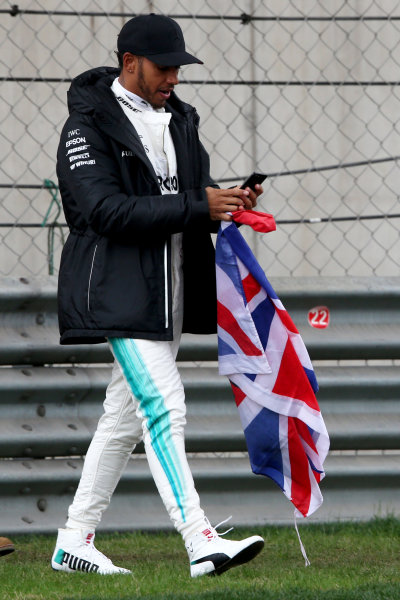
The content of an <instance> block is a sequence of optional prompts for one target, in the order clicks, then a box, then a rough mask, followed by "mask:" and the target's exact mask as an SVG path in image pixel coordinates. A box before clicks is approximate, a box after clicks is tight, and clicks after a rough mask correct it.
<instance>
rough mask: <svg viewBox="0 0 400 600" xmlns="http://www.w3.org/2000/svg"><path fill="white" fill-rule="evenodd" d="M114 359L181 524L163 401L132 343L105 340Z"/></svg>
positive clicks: (177, 473) (178, 475)
mask: <svg viewBox="0 0 400 600" xmlns="http://www.w3.org/2000/svg"><path fill="white" fill-rule="evenodd" d="M109 342H110V344H111V346H112V349H113V352H114V356H115V358H116V359H117V361H118V362H119V364H120V366H121V368H122V371H123V373H124V376H125V378H126V380H127V382H128V384H129V386H130V388H131V390H132V393H133V395H134V396H135V397H136V399H137V400H138V402H139V406H140V409H141V411H142V413H143V415H144V416H145V418H146V426H147V429H148V430H149V433H150V439H151V445H152V447H153V449H154V452H155V454H156V456H157V458H158V460H159V462H160V464H161V466H162V468H163V470H164V473H165V475H166V477H167V479H168V481H169V484H170V486H171V488H172V491H173V494H174V497H175V500H176V502H177V505H178V507H179V509H180V511H181V514H182V519H183V521H184V522H185V521H186V517H185V511H184V507H183V505H182V498H184V496H185V493H184V477H183V474H182V472H181V469H180V463H179V458H178V455H177V452H176V449H175V446H174V445H173V442H172V435H171V434H172V431H171V424H170V419H169V414H168V410H167V408H166V406H165V404H164V398H163V396H162V394H161V393H160V391H159V390H158V388H157V386H156V384H155V382H154V381H153V379H152V377H151V375H150V373H149V371H148V369H147V368H146V365H145V362H144V360H143V357H142V355H141V354H140V351H139V349H138V348H137V346H136V344H135V342H134V340H132V339H124V338H109Z"/></svg>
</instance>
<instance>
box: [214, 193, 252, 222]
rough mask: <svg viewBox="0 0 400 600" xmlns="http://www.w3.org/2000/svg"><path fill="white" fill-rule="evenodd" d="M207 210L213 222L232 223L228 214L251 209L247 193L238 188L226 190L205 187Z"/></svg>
mask: <svg viewBox="0 0 400 600" xmlns="http://www.w3.org/2000/svg"><path fill="white" fill-rule="evenodd" d="M206 193H207V200H208V209H209V211H210V218H211V219H212V220H213V221H232V217H231V216H230V215H228V214H227V213H229V212H234V211H235V210H244V209H245V208H251V207H252V205H251V202H250V201H249V198H248V196H249V192H248V191H246V190H242V189H241V188H239V187H235V188H229V189H227V190H221V189H216V188H213V187H206Z"/></svg>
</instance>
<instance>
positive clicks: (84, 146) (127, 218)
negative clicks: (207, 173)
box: [57, 117, 211, 241]
mask: <svg viewBox="0 0 400 600" xmlns="http://www.w3.org/2000/svg"><path fill="white" fill-rule="evenodd" d="M77 132H79V133H77ZM204 152H205V151H204ZM137 160H141V159H139V158H137ZM143 169H146V167H145V166H143ZM57 175H58V178H59V183H60V191H61V195H62V198H63V203H64V210H65V212H66V217H67V221H68V223H69V224H70V225H71V224H72V225H73V224H74V223H73V222H74V217H75V216H76V215H80V218H82V216H83V219H84V222H85V223H86V226H90V227H91V228H92V229H93V230H94V231H95V232H96V233H98V234H99V235H103V236H106V237H117V238H119V239H121V240H122V239H123V240H124V241H129V239H132V240H133V239H134V238H136V239H137V237H138V236H140V237H143V236H146V235H148V234H150V233H157V234H165V235H167V234H171V233H178V232H182V231H185V230H190V229H191V228H192V227H198V226H202V227H209V226H210V222H211V220H210V218H209V211H208V202H207V196H206V193H205V191H204V189H196V190H188V191H185V192H182V193H178V194H171V195H161V193H154V195H145V196H141V195H128V194H127V193H125V192H124V189H123V183H122V181H121V166H120V164H119V163H118V160H117V157H116V156H115V154H114V150H113V147H112V145H111V142H110V140H108V139H107V138H105V137H103V135H101V133H100V132H99V130H98V129H97V128H96V127H95V126H93V124H91V123H90V119H89V118H87V119H85V118H83V119H82V118H79V119H78V118H75V119H74V118H73V117H70V119H69V120H68V121H67V124H66V125H65V127H64V129H63V132H62V135H61V140H60V145H59V149H58V156H57ZM146 177H147V181H146V184H147V185H146V189H149V190H150V189H152V190H153V191H154V192H156V190H157V185H156V183H155V181H153V180H152V179H151V176H150V173H148V174H147V176H146ZM71 222H72V223H71ZM78 229H79V227H78Z"/></svg>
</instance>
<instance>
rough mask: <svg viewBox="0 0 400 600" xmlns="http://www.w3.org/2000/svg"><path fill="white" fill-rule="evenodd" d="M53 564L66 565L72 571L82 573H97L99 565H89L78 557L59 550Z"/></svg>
mask: <svg viewBox="0 0 400 600" xmlns="http://www.w3.org/2000/svg"><path fill="white" fill-rule="evenodd" d="M54 562H56V563H57V564H59V565H67V566H68V567H69V568H70V569H72V570H73V571H84V572H85V573H97V571H98V570H99V565H96V564H95V563H91V562H90V561H88V560H85V559H84V558H79V556H74V555H73V554H70V553H69V552H65V551H64V550H62V549H61V548H60V550H59V551H58V552H57V554H56V556H55V558H54Z"/></svg>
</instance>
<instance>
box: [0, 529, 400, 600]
mask: <svg viewBox="0 0 400 600" xmlns="http://www.w3.org/2000/svg"><path fill="white" fill-rule="evenodd" d="M233 533H236V535H235V536H234V535H233ZM254 533H259V534H261V535H263V536H264V537H265V540H266V545H265V548H264V551H263V552H262V553H261V554H260V555H259V556H258V557H257V558H256V559H255V560H253V561H252V562H251V563H249V564H247V565H243V566H242V567H238V568H236V569H232V570H231V571H228V572H227V573H225V574H224V575H222V576H221V577H201V578H198V579H191V578H190V576H189V568H188V561H187V555H186V551H185V549H184V547H183V544H182V542H181V539H180V537H179V536H178V534H174V533H170V534H167V533H161V534H143V533H133V534H120V535H118V534H113V535H105V534H103V535H101V534H99V535H98V536H97V538H98V539H97V540H96V542H97V547H98V548H99V549H100V550H102V551H103V552H104V553H105V554H107V555H108V556H109V557H110V558H112V560H113V561H114V562H115V564H117V565H120V566H124V567H127V568H131V569H132V570H133V574H132V575H125V576H122V575H113V576H100V575H96V574H90V575H87V574H83V573H76V574H71V575H70V574H67V573H59V572H55V571H53V570H52V569H51V568H50V565H49V559H50V556H51V554H52V551H53V545H54V541H55V539H54V537H46V536H24V537H14V538H13V541H14V544H15V546H16V552H14V553H13V554H10V555H8V556H5V557H3V558H1V559H0V599H1V600H17V599H18V600H38V599H40V600H42V599H46V600H72V599H73V600H102V599H107V600H136V599H139V598H140V599H141V600H161V599H162V600H175V599H182V600H183V599H185V600H186V599H192V600H221V599H222V598H224V599H225V598H226V599H228V600H247V599H249V600H250V599H251V600H396V599H397V598H400V520H398V519H394V518H387V519H374V520H372V521H370V522H368V523H343V524H342V523H337V524H330V525H308V526H306V527H302V528H301V535H302V539H303V542H304V545H305V547H306V549H307V552H308V556H309V558H310V560H311V566H310V567H307V568H305V566H304V560H303V558H302V556H301V554H300V550H299V544H298V541H297V537H296V533H295V531H294V528H292V527H263V528H253V529H252V530H251V531H247V530H246V531H245V530H240V531H239V530H236V532H232V534H229V536H230V537H232V539H233V538H234V537H236V538H238V537H239V536H245V535H250V534H254Z"/></svg>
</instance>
